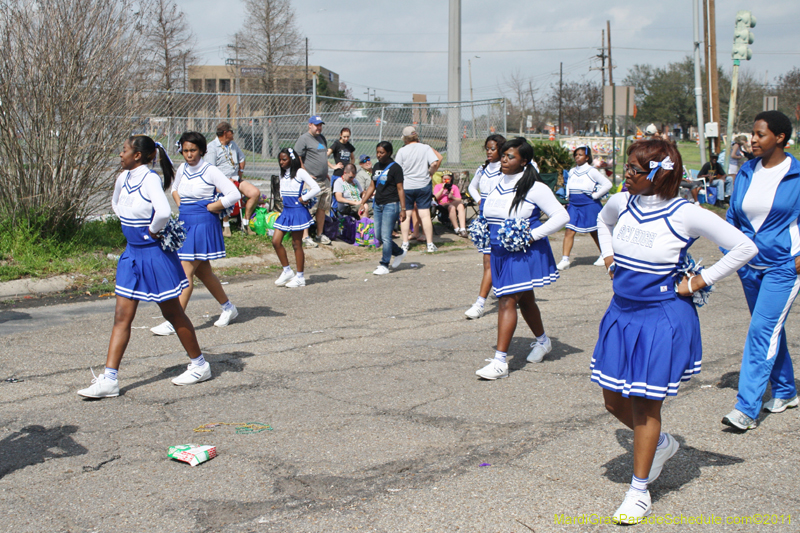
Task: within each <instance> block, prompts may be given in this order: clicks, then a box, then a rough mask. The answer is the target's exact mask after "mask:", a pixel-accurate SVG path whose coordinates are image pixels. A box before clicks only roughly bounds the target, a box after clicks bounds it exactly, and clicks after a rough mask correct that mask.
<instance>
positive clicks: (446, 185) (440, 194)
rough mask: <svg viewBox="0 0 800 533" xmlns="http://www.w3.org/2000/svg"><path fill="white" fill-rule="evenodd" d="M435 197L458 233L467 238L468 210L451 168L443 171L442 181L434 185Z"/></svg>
mask: <svg viewBox="0 0 800 533" xmlns="http://www.w3.org/2000/svg"><path fill="white" fill-rule="evenodd" d="M433 199H434V200H436V203H437V204H438V205H439V208H440V209H442V210H444V211H446V212H447V216H448V218H449V219H450V222H451V223H452V224H453V231H455V233H456V235H458V236H459V237H464V238H467V237H468V235H467V229H466V227H467V222H466V218H467V212H466V209H464V202H463V201H462V199H461V191H460V190H459V189H458V185H456V184H455V183H453V173H452V172H450V171H449V170H445V171H444V172H442V183H439V184H437V185H436V186H434V188H433Z"/></svg>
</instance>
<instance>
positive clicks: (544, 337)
mask: <svg viewBox="0 0 800 533" xmlns="http://www.w3.org/2000/svg"><path fill="white" fill-rule="evenodd" d="M536 342H538V343H539V344H544V343H546V342H547V333H542V336H541V337H536Z"/></svg>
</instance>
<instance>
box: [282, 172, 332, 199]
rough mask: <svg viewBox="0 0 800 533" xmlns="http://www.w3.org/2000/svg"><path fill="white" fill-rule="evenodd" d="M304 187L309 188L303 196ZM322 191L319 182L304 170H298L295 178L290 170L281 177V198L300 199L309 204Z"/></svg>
mask: <svg viewBox="0 0 800 533" xmlns="http://www.w3.org/2000/svg"><path fill="white" fill-rule="evenodd" d="M303 186H306V187H308V190H307V191H306V192H305V193H304V194H302V196H301V194H300V193H301V192H302V191H303ZM321 190H322V189H320V187H319V183H317V180H315V179H314V178H313V177H312V176H311V174H309V173H308V172H306V171H305V170H304V169H302V168H301V169H298V170H297V174H296V175H295V177H294V178H292V176H291V173H290V171H289V170H286V171H285V172H284V173H283V175H282V176H281V196H282V197H284V198H298V197H299V198H300V199H301V200H303V201H304V202H307V201H309V200H310V199H311V198H315V197H316V196H318V195H319V193H320V191H321Z"/></svg>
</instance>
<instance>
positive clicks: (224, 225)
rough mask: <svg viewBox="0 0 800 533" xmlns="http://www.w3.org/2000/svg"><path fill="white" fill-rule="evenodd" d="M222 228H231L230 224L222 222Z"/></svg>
mask: <svg viewBox="0 0 800 533" xmlns="http://www.w3.org/2000/svg"><path fill="white" fill-rule="evenodd" d="M222 227H223V228H230V227H231V223H230V222H223V223H222Z"/></svg>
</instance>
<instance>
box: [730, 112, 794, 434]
mask: <svg viewBox="0 0 800 533" xmlns="http://www.w3.org/2000/svg"><path fill="white" fill-rule="evenodd" d="M791 135H792V123H791V121H790V120H789V118H788V117H787V116H786V115H784V114H783V113H781V112H779V111H765V112H763V113H759V114H758V115H756V118H755V123H754V124H753V138H752V141H751V142H752V146H753V154H755V156H756V159H754V160H752V161H748V162H747V163H745V164H744V165H742V168H741V169H740V170H739V173H738V175H737V176H736V181H735V183H734V187H733V195H732V196H731V205H730V208H729V209H728V217H727V218H728V222H730V223H731V224H733V225H734V226H735V227H737V228H738V229H740V230H741V231H742V232H743V233H744V234H745V235H747V236H748V237H750V238H751V239H752V240H753V242H755V244H756V246H758V255H756V256H755V257H754V258H753V259H752V260H751V261H750V262H749V263H748V264H747V265H745V266H744V267H742V268H741V269H740V270H739V278H740V279H741V280H742V287H743V288H744V294H745V297H746V298H747V305H748V307H749V308H750V314H751V316H752V318H751V320H750V328H749V330H748V332H747V339H746V340H745V345H744V353H743V355H742V369H741V372H740V373H739V393H738V394H737V396H736V407H735V409H734V410H733V411H731V412H730V413H729V414H727V415H725V417H724V418H723V419H722V423H723V424H726V425H728V426H731V427H733V428H736V429H739V430H741V431H746V430H748V429H753V428H755V427H756V420H757V419H758V413H759V411H761V398H762V397H763V395H764V392H765V391H766V388H767V381H769V382H770V383H771V384H772V399H771V400H769V401H768V402H767V403H766V404H764V409H766V410H767V411H771V412H773V413H780V412H782V411H784V410H786V408H788V407H796V406H797V404H798V402H797V389H796V387H795V384H794V371H793V370H792V360H791V358H790V357H789V351H788V349H787V347H786V331H785V330H784V323H785V321H786V316H787V315H788V314H789V310H790V309H791V307H792V303H793V302H794V299H795V298H796V297H797V292H798V289H800V277H798V266H800V258H798V256H800V231H799V230H798V226H797V223H798V218H799V217H800V162H798V161H797V159H795V158H794V157H792V156H791V155H790V154H787V153H786V152H784V151H783V150H784V148H785V147H786V143H787V141H788V140H789V138H790V137H791Z"/></svg>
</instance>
